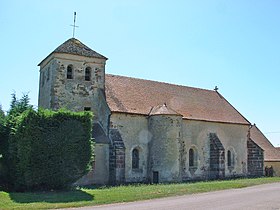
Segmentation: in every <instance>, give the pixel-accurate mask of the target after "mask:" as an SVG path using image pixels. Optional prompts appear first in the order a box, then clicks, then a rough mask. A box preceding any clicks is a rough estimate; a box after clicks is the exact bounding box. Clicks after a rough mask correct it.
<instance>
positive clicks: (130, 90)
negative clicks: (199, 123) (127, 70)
mask: <svg viewBox="0 0 280 210" xmlns="http://www.w3.org/2000/svg"><path fill="white" fill-rule="evenodd" d="M105 84H106V100H107V102H108V105H109V107H110V109H111V111H112V112H125V113H135V114H143V115H149V113H150V111H151V110H152V109H153V107H157V106H161V105H162V104H166V105H167V107H169V108H170V109H171V110H173V111H174V112H176V113H178V114H180V115H182V116H183V118H186V119H193V120H204V121H213V122H225V123H236V124H247V125H248V124H250V123H249V122H248V121H247V120H246V119H245V118H244V117H243V116H242V115H241V114H240V113H239V112H238V111H237V110H236V109H235V108H234V107H233V106H232V105H231V104H230V103H229V102H228V101H227V100H226V99H225V98H224V97H223V96H221V95H220V94H219V93H218V92H216V91H212V90H204V89H199V88H192V87H186V86H180V85H174V84H168V83H163V82H156V81H150V80H143V79H136V78H130V77H124V76H116V75H108V74H107V75H106V79H105Z"/></svg>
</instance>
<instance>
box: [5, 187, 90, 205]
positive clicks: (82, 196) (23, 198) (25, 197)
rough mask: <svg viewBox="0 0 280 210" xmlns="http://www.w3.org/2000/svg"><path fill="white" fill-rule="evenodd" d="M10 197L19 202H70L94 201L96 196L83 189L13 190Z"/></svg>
mask: <svg viewBox="0 0 280 210" xmlns="http://www.w3.org/2000/svg"><path fill="white" fill-rule="evenodd" d="M9 194H10V198H11V199H12V200H13V201H14V202H17V203H36V202H46V203H69V202H80V201H93V200H94V196H93V195H90V194H88V193H86V192H83V191H81V190H73V191H60V192H34V193H17V192H11V193H9Z"/></svg>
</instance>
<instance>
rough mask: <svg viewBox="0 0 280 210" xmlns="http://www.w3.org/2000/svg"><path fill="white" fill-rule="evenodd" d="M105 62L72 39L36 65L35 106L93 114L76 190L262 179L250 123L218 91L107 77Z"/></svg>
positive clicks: (121, 77) (259, 156)
mask: <svg viewBox="0 0 280 210" xmlns="http://www.w3.org/2000/svg"><path fill="white" fill-rule="evenodd" d="M106 61H107V58H106V57H104V56H103V55H101V54H99V53H97V52H95V51H93V50H92V49H90V48H89V47H87V46H86V45H84V44H83V43H82V42H80V41H79V40H77V39H75V38H71V39H69V40H67V41H66V42H64V43H63V44H62V45H60V46H59V47H57V48H56V49H55V50H54V51H53V52H52V53H50V54H49V55H48V56H47V57H46V58H45V59H44V60H43V61H42V62H41V63H39V65H38V66H40V84H39V85H40V87H39V107H43V108H47V109H53V110H57V109H59V108H67V109H69V110H72V111H84V110H85V111H92V112H93V113H94V119H93V122H94V125H93V137H94V139H95V162H94V166H93V170H92V171H91V172H90V173H89V174H87V175H86V176H84V177H83V178H82V179H80V180H79V181H78V183H79V184H92V183H94V184H120V183H130V182H149V183H150V182H151V183H158V182H182V181H189V180H207V179H223V178H227V177H239V176H242V177H243V176H262V175H263V150H262V149H261V148H260V147H259V146H258V145H257V144H256V143H255V142H254V141H252V139H250V127H251V124H250V122H249V121H248V120H246V119H245V118H244V117H243V116H242V115H241V114H240V113H239V112H238V111H237V110H236V109H235V108H234V107H233V106H232V105H231V104H230V103H229V102H228V101H227V100H226V99H225V98H224V97H223V96H222V95H221V94H220V93H219V92H218V91H217V90H205V89H199V88H193V87H187V86H181V85H175V84H168V83H163V82H157V81H150V80H143V79H137V78H130V77H124V76H118V75H110V74H106V73H105V64H106Z"/></svg>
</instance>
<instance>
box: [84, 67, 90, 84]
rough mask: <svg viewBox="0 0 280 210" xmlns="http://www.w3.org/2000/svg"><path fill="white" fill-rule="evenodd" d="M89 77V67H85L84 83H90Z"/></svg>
mask: <svg viewBox="0 0 280 210" xmlns="http://www.w3.org/2000/svg"><path fill="white" fill-rule="evenodd" d="M90 77H91V68H90V67H86V70H85V81H90Z"/></svg>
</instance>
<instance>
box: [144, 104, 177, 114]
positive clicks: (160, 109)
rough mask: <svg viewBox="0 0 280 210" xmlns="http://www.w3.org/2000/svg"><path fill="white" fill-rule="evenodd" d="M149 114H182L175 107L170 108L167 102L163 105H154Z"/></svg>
mask: <svg viewBox="0 0 280 210" xmlns="http://www.w3.org/2000/svg"><path fill="white" fill-rule="evenodd" d="M149 115H150V116H152V115H180V114H179V113H177V112H176V111H174V110H173V109H171V108H168V107H167V105H166V104H163V105H158V106H155V107H153V108H152V110H151V112H150V113H149ZM180 116H181V115H180Z"/></svg>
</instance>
